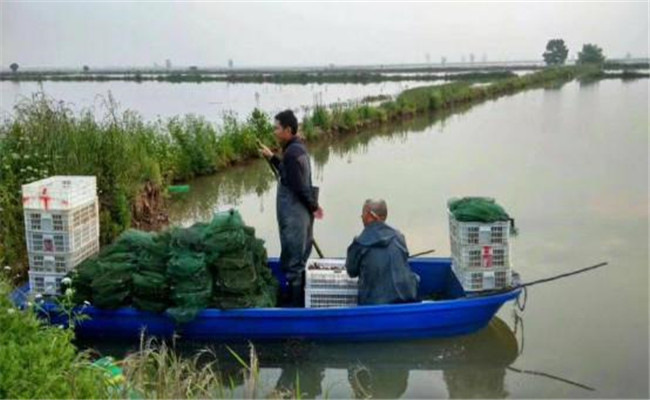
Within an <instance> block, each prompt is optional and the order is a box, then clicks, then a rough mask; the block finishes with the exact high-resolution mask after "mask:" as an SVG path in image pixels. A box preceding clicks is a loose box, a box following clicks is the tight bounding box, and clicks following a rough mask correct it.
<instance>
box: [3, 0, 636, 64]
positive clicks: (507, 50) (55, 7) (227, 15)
mask: <svg viewBox="0 0 650 400" xmlns="http://www.w3.org/2000/svg"><path fill="white" fill-rule="evenodd" d="M0 4H1V8H2V17H1V24H2V49H1V50H2V54H1V55H0V59H1V61H2V66H3V67H4V68H6V67H7V66H8V65H9V64H10V63H12V62H17V63H18V64H19V65H20V66H21V68H23V67H24V68H28V67H44V66H53V67H64V66H71V67H76V66H79V65H83V64H87V65H90V66H94V67H100V66H152V65H153V64H154V63H158V64H160V65H163V64H164V63H165V60H166V59H170V60H171V62H172V64H173V65H177V66H187V65H198V66H224V65H226V64H227V62H228V59H233V60H234V63H235V65H236V66H243V67H244V66H260V65H268V66H271V65H276V66H287V65H324V64H329V63H334V64H337V65H350V64H392V63H421V62H425V61H426V54H427V53H428V54H429V55H430V59H431V61H432V62H439V61H440V57H441V56H446V57H447V60H448V62H455V61H460V60H461V57H463V56H465V57H467V59H469V54H470V53H474V55H475V57H476V60H477V61H480V60H481V59H482V58H483V55H485V56H487V59H488V60H491V61H495V60H511V61H512V60H535V59H541V53H542V52H543V51H544V47H545V45H546V42H547V40H548V39H551V38H556V37H557V38H563V39H564V40H565V42H566V43H567V45H568V47H569V50H570V53H569V54H570V57H573V56H575V54H576V53H577V51H578V50H579V48H580V47H581V46H582V44H584V43H596V44H598V45H600V46H601V47H602V48H603V49H604V52H605V55H606V56H609V57H613V58H616V57H624V56H625V55H626V53H628V52H629V53H631V54H632V55H633V56H634V57H647V56H648V3H647V2H644V1H642V2H627V3H622V2H581V3H571V4H566V3H560V2H554V3H541V2H521V3H440V2H439V3H206V2H202V3H182V2H177V3H169V2H168V3H163V2H156V3H143V2H138V3H136V2H110V3H108V2H104V3H100V2H92V3H88V2H85V3H81V2H25V1H20V2H12V1H5V0H1V2H0Z"/></svg>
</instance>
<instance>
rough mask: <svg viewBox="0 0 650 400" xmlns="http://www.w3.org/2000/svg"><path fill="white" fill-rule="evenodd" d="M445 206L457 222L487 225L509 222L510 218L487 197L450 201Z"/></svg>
mask: <svg viewBox="0 0 650 400" xmlns="http://www.w3.org/2000/svg"><path fill="white" fill-rule="evenodd" d="M447 206H448V207H449V211H451V213H452V214H453V215H454V217H455V218H456V219H457V220H458V221H463V222H470V221H471V222H486V223H489V222H496V221H509V220H510V216H509V215H508V213H506V211H505V210H504V209H503V207H501V206H500V205H498V204H497V203H496V202H495V201H494V199H492V198H489V197H463V198H462V199H451V200H449V202H448V203H447Z"/></svg>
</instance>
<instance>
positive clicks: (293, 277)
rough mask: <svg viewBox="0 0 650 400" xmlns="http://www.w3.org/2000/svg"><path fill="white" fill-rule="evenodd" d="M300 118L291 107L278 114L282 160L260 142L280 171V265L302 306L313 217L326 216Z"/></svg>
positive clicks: (297, 304) (292, 294)
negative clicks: (301, 134) (300, 130)
mask: <svg viewBox="0 0 650 400" xmlns="http://www.w3.org/2000/svg"><path fill="white" fill-rule="evenodd" d="M297 133H298V120H297V119H296V116H295V115H294V114H293V112H292V111H291V110H285V111H282V112H281V113H279V114H278V115H276V116H275V137H276V139H277V141H278V143H279V144H280V145H281V146H282V159H280V158H279V157H278V156H277V155H274V154H273V152H272V151H271V150H270V149H269V148H268V147H266V146H264V145H262V144H260V147H261V152H262V154H263V155H264V157H266V159H267V160H269V162H270V163H271V164H272V165H273V167H274V168H275V169H276V170H277V171H278V172H279V175H280V179H279V181H278V193H277V199H276V210H277V218H278V226H279V228H280V244H281V248H282V249H281V252H280V265H281V267H282V270H283V271H284V273H285V274H286V276H287V281H288V283H289V295H290V301H291V306H292V307H303V306H304V301H305V296H304V281H305V264H306V263H307V259H308V258H309V254H310V253H311V247H312V243H313V229H314V218H316V219H321V218H323V209H322V208H321V207H320V206H319V205H318V193H317V192H318V189H317V188H315V187H313V186H312V183H311V166H310V159H309V153H307V149H306V148H305V145H304V144H303V143H302V141H301V140H300V139H299V138H298V137H297V136H296V134H297Z"/></svg>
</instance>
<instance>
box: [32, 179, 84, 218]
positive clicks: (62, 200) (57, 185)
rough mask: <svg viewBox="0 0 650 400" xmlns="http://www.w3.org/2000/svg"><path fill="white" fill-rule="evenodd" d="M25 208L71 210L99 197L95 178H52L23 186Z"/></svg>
mask: <svg viewBox="0 0 650 400" xmlns="http://www.w3.org/2000/svg"><path fill="white" fill-rule="evenodd" d="M22 192H23V208H25V209H32V210H45V211H52V210H70V209H73V208H75V207H78V206H80V205H83V204H87V203H88V202H90V201H92V200H93V199H94V198H95V197H97V179H96V178H95V177H94V176H52V177H49V178H46V179H42V180H40V181H36V182H32V183H29V184H27V185H23V186H22Z"/></svg>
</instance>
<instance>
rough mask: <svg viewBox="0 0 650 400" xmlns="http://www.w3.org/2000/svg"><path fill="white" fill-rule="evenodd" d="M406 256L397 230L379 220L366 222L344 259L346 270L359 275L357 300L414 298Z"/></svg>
mask: <svg viewBox="0 0 650 400" xmlns="http://www.w3.org/2000/svg"><path fill="white" fill-rule="evenodd" d="M407 260H408V249H407V247H406V240H405V239H404V235H402V234H401V233H400V232H399V231H398V230H396V229H393V228H391V227H390V226H388V225H386V224H385V223H383V222H380V221H377V222H373V223H371V224H370V225H368V226H366V227H365V228H364V230H363V232H361V235H359V236H357V237H356V238H354V241H353V242H352V244H351V245H350V246H349V247H348V254H347V259H346V261H345V267H346V269H347V270H348V274H349V275H350V276H351V277H353V278H354V277H356V276H358V277H359V304H360V305H371V304H390V303H406V302H413V301H416V300H417V290H418V283H417V282H418V279H417V277H416V275H415V273H413V271H411V267H409V265H408V263H407Z"/></svg>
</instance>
